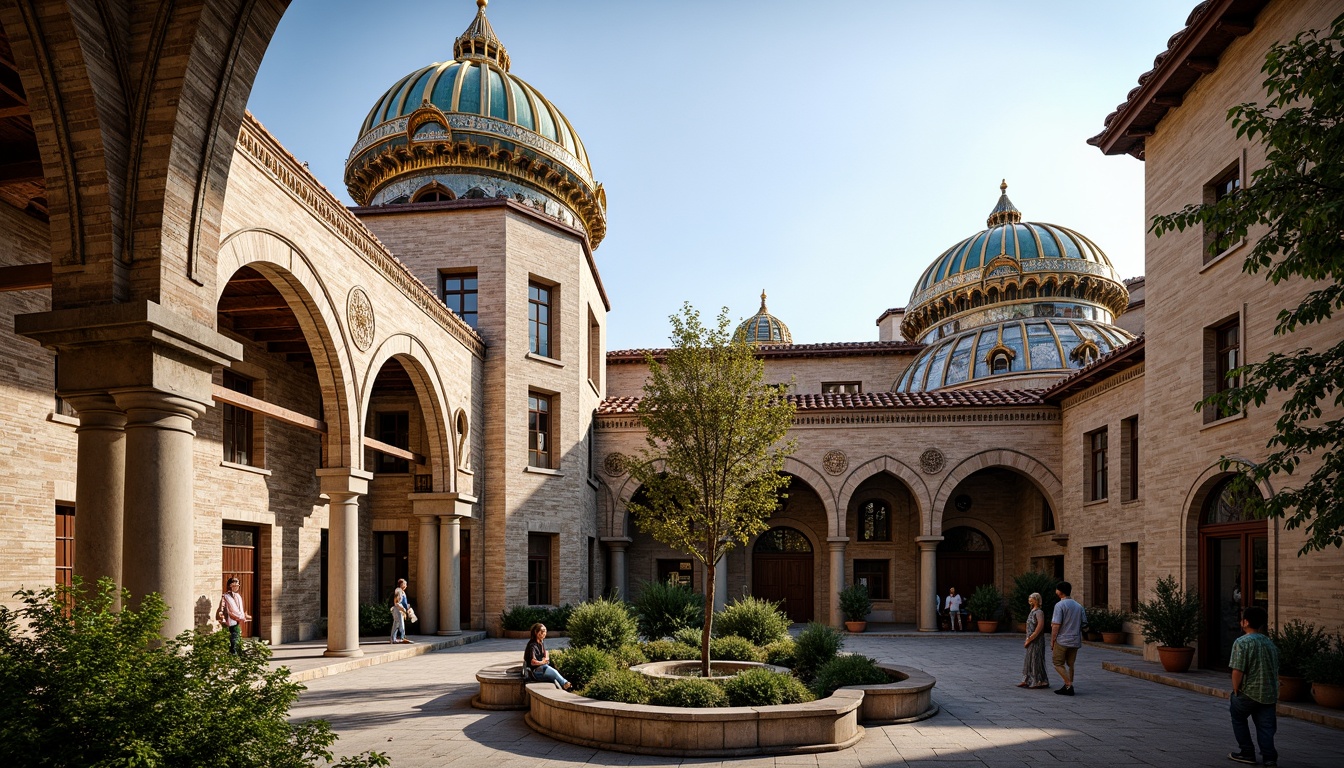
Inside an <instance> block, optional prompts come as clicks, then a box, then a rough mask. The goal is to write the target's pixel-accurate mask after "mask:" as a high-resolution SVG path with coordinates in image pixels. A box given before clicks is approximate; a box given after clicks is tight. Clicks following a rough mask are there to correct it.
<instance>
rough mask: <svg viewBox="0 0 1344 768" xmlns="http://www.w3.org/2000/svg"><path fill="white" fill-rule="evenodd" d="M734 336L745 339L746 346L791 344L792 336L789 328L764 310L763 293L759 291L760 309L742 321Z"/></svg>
mask: <svg viewBox="0 0 1344 768" xmlns="http://www.w3.org/2000/svg"><path fill="white" fill-rule="evenodd" d="M734 335H735V336H737V337H739V338H745V339H746V340H747V343H748V344H792V343H793V334H791V333H789V326H787V325H785V324H784V321H783V320H780V319H779V318H778V317H775V316H774V315H772V314H770V312H769V311H768V310H767V309H766V308H765V291H761V308H760V309H759V310H758V311H757V312H756V314H754V315H752V316H751V317H748V318H747V319H746V320H743V321H742V323H741V324H740V325H738V326H737V330H736V331H735V332H734Z"/></svg>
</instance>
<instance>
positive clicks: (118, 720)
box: [0, 579, 389, 768]
mask: <svg viewBox="0 0 1344 768" xmlns="http://www.w3.org/2000/svg"><path fill="white" fill-rule="evenodd" d="M72 592H73V593H74V596H77V598H78V599H76V600H74V607H73V608H72V609H69V614H68V615H67V607H66V606H67V603H66V598H67V597H71V596H72ZM14 594H15V597H17V598H18V599H19V600H20V602H21V603H22V606H21V607H19V608H17V609H11V608H6V607H0V765H45V766H75V765H90V766H91V765H98V766H113V765H118V766H131V765H138V766H150V765H157V766H194V765H221V766H239V767H241V768H250V767H252V766H257V767H258V768H260V767H261V766H285V767H286V768H297V766H311V765H313V764H314V763H320V764H322V765H326V763H327V761H329V760H330V759H331V750H330V747H331V745H332V744H333V743H334V742H335V741H336V734H334V733H332V731H331V727H330V726H329V725H328V724H327V723H326V721H324V720H305V721H303V722H290V720H289V708H290V707H291V706H292V705H293V704H294V702H295V700H297V699H298V697H299V693H300V692H301V691H302V690H303V688H304V687H303V686H302V685H300V684H298V683H294V682H291V681H290V679H289V670H287V669H284V668H280V669H270V668H269V667H268V664H267V660H268V659H269V658H270V651H269V649H267V647H266V646H265V645H262V644H260V643H251V642H248V643H244V644H243V647H242V653H241V654H240V655H238V656H233V655H231V654H230V653H229V639H228V633H227V632H214V633H211V632H207V631H204V630H196V631H194V632H183V633H182V634H180V635H178V636H177V637H175V638H172V639H169V640H164V639H163V638H162V637H161V636H160V634H159V633H160V631H161V629H162V627H163V619H164V616H165V615H166V614H167V611H168V608H167V606H166V605H165V604H164V602H163V600H162V599H161V598H160V597H159V596H158V595H156V594H151V595H147V596H145V597H144V598H143V599H141V600H140V605H139V607H138V608H133V607H131V606H133V605H134V603H133V602H132V600H131V595H130V593H128V592H124V591H123V592H121V593H120V594H118V593H117V590H116V588H115V586H114V585H113V583H112V582H111V581H110V580H108V579H102V580H100V581H99V582H98V584H97V586H96V587H92V588H89V589H82V588H81V586H80V585H79V583H78V582H77V583H76V587H75V588H74V590H67V589H64V588H63V589H61V590H60V591H59V592H57V591H56V590H51V589H46V590H43V591H41V592H34V591H31V590H28V591H20V592H16V593H14ZM118 599H120V601H121V604H122V605H123V606H125V607H124V608H122V609H120V610H114V608H113V606H114V603H115V601H116V600H118ZM383 612H384V613H389V611H388V609H387V608H386V607H384V608H383ZM388 764H389V763H388V761H387V758H386V757H384V756H383V755H380V754H378V753H373V752H368V753H364V754H362V755H359V756H356V757H347V758H344V759H343V760H341V761H340V762H339V763H338V765H340V766H345V767H346V768H353V767H354V766H374V765H388Z"/></svg>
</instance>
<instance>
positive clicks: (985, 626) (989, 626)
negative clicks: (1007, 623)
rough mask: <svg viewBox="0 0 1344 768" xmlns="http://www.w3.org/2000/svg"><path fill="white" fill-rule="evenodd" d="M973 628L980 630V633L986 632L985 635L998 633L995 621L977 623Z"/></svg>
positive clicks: (997, 624)
mask: <svg viewBox="0 0 1344 768" xmlns="http://www.w3.org/2000/svg"><path fill="white" fill-rule="evenodd" d="M975 628H976V629H978V630H980V631H981V632H986V633H988V632H998V631H999V622H997V621H977V622H975Z"/></svg>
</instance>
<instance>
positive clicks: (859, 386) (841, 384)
mask: <svg viewBox="0 0 1344 768" xmlns="http://www.w3.org/2000/svg"><path fill="white" fill-rule="evenodd" d="M862 391H863V382H861V381H823V382H821V392H822V394H824V395H857V394H859V393H860V392H862Z"/></svg>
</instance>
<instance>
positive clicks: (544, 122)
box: [537, 104, 560, 142]
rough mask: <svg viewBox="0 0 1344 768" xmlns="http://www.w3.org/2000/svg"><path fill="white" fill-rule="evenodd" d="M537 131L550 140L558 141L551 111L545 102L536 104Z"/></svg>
mask: <svg viewBox="0 0 1344 768" xmlns="http://www.w3.org/2000/svg"><path fill="white" fill-rule="evenodd" d="M537 133H540V134H541V135H542V136H545V137H546V138H548V139H550V140H551V141H555V142H558V141H560V138H559V135H558V134H556V132H555V121H554V120H552V119H551V111H550V110H549V109H547V108H546V105H545V104H538V105H537Z"/></svg>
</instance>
